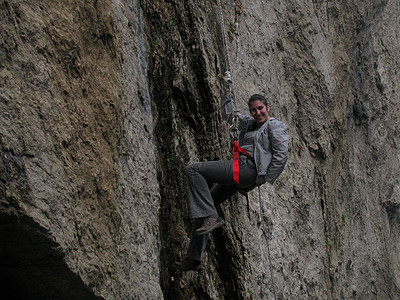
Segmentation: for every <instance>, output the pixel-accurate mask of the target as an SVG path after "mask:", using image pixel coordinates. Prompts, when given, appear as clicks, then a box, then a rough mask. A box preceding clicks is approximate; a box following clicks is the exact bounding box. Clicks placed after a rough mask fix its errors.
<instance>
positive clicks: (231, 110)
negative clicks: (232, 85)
mask: <svg viewBox="0 0 400 300" xmlns="http://www.w3.org/2000/svg"><path fill="white" fill-rule="evenodd" d="M221 113H222V116H223V117H224V119H225V120H226V121H228V123H229V124H232V119H233V118H234V117H235V114H236V107H235V103H234V102H233V99H232V96H231V95H227V94H224V95H222V96H221Z"/></svg>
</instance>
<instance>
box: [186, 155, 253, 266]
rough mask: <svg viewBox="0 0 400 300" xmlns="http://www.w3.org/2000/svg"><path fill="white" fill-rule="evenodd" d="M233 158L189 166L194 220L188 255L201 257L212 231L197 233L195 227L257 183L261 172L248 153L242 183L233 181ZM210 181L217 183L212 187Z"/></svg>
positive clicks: (242, 163)
mask: <svg viewBox="0 0 400 300" xmlns="http://www.w3.org/2000/svg"><path fill="white" fill-rule="evenodd" d="M232 165H233V160H230V161H209V162H199V163H193V164H191V165H189V166H188V167H187V169H186V171H187V176H188V194H189V201H188V202H189V209H190V217H191V218H193V219H194V224H193V231H192V235H191V239H190V244H189V249H188V253H187V256H188V257H189V258H193V259H196V260H201V257H202V255H203V253H204V250H205V248H206V245H207V240H208V234H205V235H201V236H196V235H195V234H194V232H195V230H196V229H198V228H200V227H201V225H202V224H203V219H202V218H204V217H208V216H210V215H215V214H217V210H216V208H215V206H216V205H219V204H220V203H222V202H223V201H225V200H226V199H228V198H229V197H230V196H232V195H234V194H235V193H236V192H237V191H238V190H240V189H247V188H249V187H251V186H253V185H254V182H255V180H256V176H257V171H256V168H255V166H254V164H253V162H252V161H251V160H250V159H248V158H247V157H245V156H240V158H239V169H240V172H239V185H237V184H236V183H235V182H234V181H233V169H232ZM209 184H214V186H213V187H212V188H211V189H210V187H209Z"/></svg>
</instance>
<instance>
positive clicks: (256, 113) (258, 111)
mask: <svg viewBox="0 0 400 300" xmlns="http://www.w3.org/2000/svg"><path fill="white" fill-rule="evenodd" d="M249 110H250V114H251V116H252V117H253V118H254V120H255V121H256V122H257V124H258V125H261V124H263V123H265V122H266V121H268V120H269V119H270V118H271V116H270V115H269V104H268V105H267V106H265V104H264V102H262V101H261V100H256V101H253V102H251V103H250V104H249Z"/></svg>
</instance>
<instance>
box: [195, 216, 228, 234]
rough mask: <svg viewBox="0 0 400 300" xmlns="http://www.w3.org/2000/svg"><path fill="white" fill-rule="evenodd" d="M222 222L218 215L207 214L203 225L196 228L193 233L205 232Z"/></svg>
mask: <svg viewBox="0 0 400 300" xmlns="http://www.w3.org/2000/svg"><path fill="white" fill-rule="evenodd" d="M224 224H225V221H224V220H222V219H221V218H220V217H219V216H218V215H212V216H208V217H206V218H204V222H203V225H202V226H201V227H200V228H199V229H197V230H196V231H195V233H196V235H203V234H207V233H210V232H211V231H213V230H214V229H216V228H218V227H221V226H222V225H224Z"/></svg>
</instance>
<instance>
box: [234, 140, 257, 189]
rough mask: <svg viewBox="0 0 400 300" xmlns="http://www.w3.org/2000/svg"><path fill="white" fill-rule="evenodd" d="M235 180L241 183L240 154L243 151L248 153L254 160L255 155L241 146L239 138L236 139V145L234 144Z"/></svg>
mask: <svg viewBox="0 0 400 300" xmlns="http://www.w3.org/2000/svg"><path fill="white" fill-rule="evenodd" d="M232 152H233V180H234V181H235V182H236V183H237V184H239V169H240V168H239V155H240V153H243V154H244V155H246V156H247V157H248V158H250V159H251V160H252V161H254V159H253V157H252V156H251V155H250V154H249V153H247V151H246V150H244V149H243V148H241V147H239V143H238V141H237V140H235V142H234V145H233V149H232Z"/></svg>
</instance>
